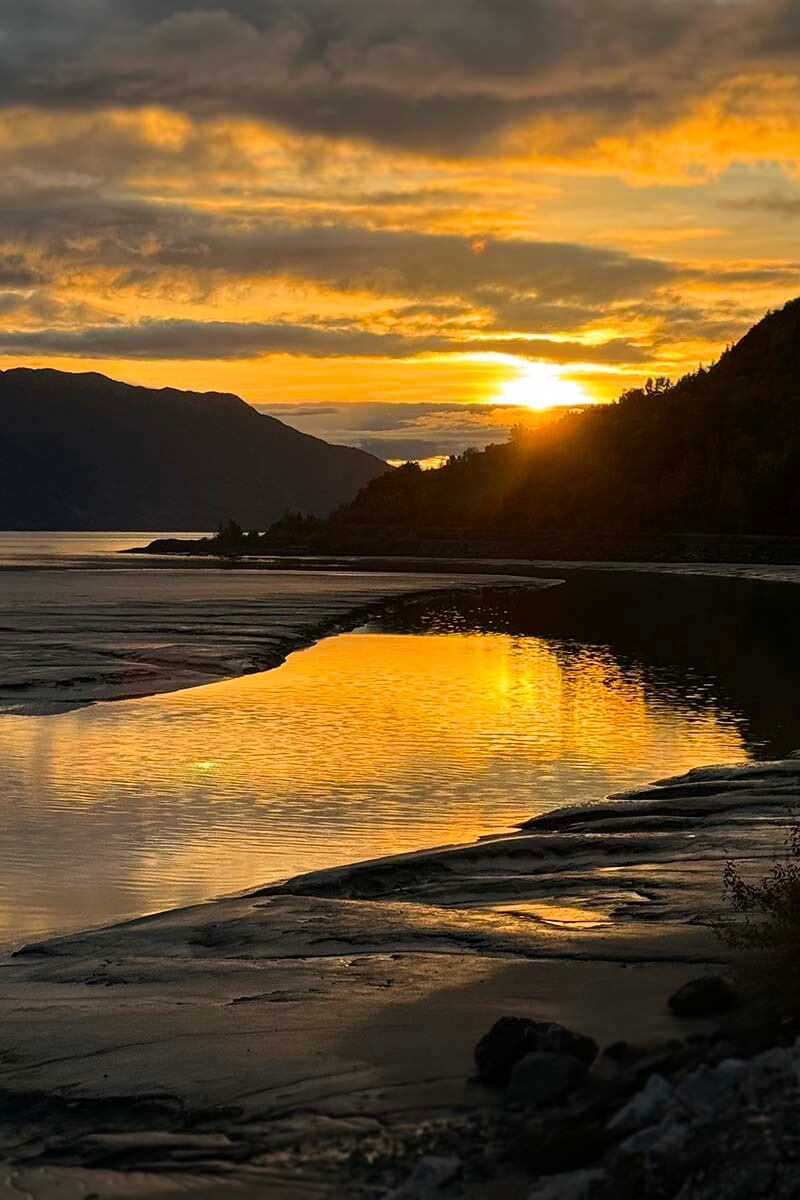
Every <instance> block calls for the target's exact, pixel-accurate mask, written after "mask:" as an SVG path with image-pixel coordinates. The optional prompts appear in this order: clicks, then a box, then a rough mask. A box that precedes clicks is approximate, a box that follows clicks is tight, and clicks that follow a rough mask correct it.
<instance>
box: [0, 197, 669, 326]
mask: <svg viewBox="0 0 800 1200" xmlns="http://www.w3.org/2000/svg"><path fill="white" fill-rule="evenodd" d="M2 242H5V243H7V244H10V245H13V246H15V247H18V246H20V245H26V246H28V247H29V248H30V250H31V251H33V252H35V253H36V255H37V256H38V257H39V258H41V257H44V258H45V259H47V258H50V259H52V260H54V265H55V267H61V266H62V265H64V264H66V265H72V266H79V265H84V264H88V265H91V266H103V267H109V268H112V269H114V270H116V271H118V272H119V280H118V282H119V283H120V285H122V286H125V285H127V284H135V283H140V282H141V283H143V282H146V281H147V280H148V279H153V278H154V277H155V276H157V275H159V274H162V275H163V274H165V273H169V274H170V277H173V276H174V274H175V273H176V272H181V271H186V272H188V273H190V274H191V275H192V276H193V277H194V278H195V279H203V278H204V277H206V278H210V277H213V276H215V275H216V276H218V277H219V276H222V277H229V278H239V279H254V278H266V277H273V278H274V277H282V278H287V279H291V280H295V281H300V280H302V281H308V282H313V283H316V284H321V285H324V286H325V287H328V288H332V289H335V290H338V291H344V292H353V291H368V292H375V293H377V294H384V295H408V296H409V297H414V298H421V297H449V296H460V297H468V298H471V297H475V298H476V299H477V300H478V301H479V302H481V303H484V304H485V303H493V297H492V292H494V293H495V294H496V297H495V298H497V299H500V298H502V297H503V296H506V297H507V299H508V298H510V297H513V298H514V299H515V300H516V301H518V302H520V303H522V301H523V296H524V295H525V294H529V293H535V295H536V300H537V303H538V304H539V305H552V304H556V303H562V304H563V303H569V304H573V305H574V304H587V303H588V304H600V303H602V304H604V305H607V304H608V303H610V302H612V301H614V300H618V299H621V298H624V297H632V296H638V295H640V294H641V293H642V292H643V291H646V290H647V289H649V288H653V287H656V286H659V285H662V284H664V283H667V282H668V281H670V280H671V279H673V278H674V277H675V275H676V271H675V268H674V267H672V266H670V265H669V264H667V263H665V262H663V261H661V260H658V259H652V258H645V257H640V256H635V255H630V254H626V253H625V252H624V251H621V250H615V249H608V248H604V247H602V246H584V245H579V244H576V243H570V242H545V241H526V240H524V239H521V238H504V239H500V238H485V239H480V240H472V239H470V238H465V237H458V236H456V235H453V234H435V233H424V232H418V231H414V230H409V231H401V230H386V229H369V228H365V227H361V226H342V225H316V226H314V225H291V224H288V223H286V222H277V221H269V220H264V219H263V217H261V216H260V215H259V214H237V215H235V216H234V217H228V218H226V217H225V216H224V215H220V214H210V213H208V212H205V211H203V210H200V209H193V208H189V207H187V206H183V205H175V204H158V203H152V202H149V203H148V202H147V201H144V200H141V201H140V200H126V199H120V198H113V197H111V198H109V197H103V196H100V195H98V194H96V193H95V192H94V191H92V190H90V189H81V188H52V189H41V190H35V189H34V190H27V191H14V192H10V193H9V192H7V193H6V194H5V195H3V196H2V199H1V202H0V243H2Z"/></svg>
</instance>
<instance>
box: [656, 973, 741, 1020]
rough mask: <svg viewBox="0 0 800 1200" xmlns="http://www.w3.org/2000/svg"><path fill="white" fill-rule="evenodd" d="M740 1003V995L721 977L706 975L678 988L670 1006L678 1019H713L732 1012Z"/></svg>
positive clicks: (669, 1001)
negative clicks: (719, 1014) (718, 1015)
mask: <svg viewBox="0 0 800 1200" xmlns="http://www.w3.org/2000/svg"><path fill="white" fill-rule="evenodd" d="M739 1003H740V1001H739V994H738V992H737V991H736V988H735V987H734V986H733V984H732V983H730V981H729V980H727V979H723V977H722V976H721V975H704V976H703V977H702V978H700V979H692V980H690V981H689V983H685V984H684V985H683V987H681V988H678V990H677V992H674V993H673V994H672V995H671V996H670V998H669V1000H668V1004H669V1006H670V1008H671V1009H672V1011H673V1012H674V1013H675V1015H676V1016H677V1017H713V1016H716V1015H717V1013H723V1012H730V1010H731V1009H732V1008H736V1007H737V1005H738V1004H739Z"/></svg>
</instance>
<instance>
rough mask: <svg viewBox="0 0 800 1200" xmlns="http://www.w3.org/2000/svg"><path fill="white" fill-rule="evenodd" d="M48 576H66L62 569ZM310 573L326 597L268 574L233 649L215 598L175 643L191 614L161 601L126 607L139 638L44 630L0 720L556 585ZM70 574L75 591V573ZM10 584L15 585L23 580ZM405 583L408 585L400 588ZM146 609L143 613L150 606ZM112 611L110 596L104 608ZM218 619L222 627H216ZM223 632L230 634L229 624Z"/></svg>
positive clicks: (210, 676) (178, 687) (155, 686)
mask: <svg viewBox="0 0 800 1200" xmlns="http://www.w3.org/2000/svg"><path fill="white" fill-rule="evenodd" d="M55 573H56V574H59V575H64V576H69V575H71V574H73V573H72V572H70V570H69V569H68V568H67V569H65V570H62V571H60V572H59V571H57V572H55ZM310 573H311V574H317V575H319V576H320V577H321V578H322V579H324V580H325V581H327V580H330V579H331V578H335V580H336V583H335V585H334V586H333V587H331V588H328V589H327V590H326V589H323V588H320V589H319V590H318V593H317V594H313V593H310V592H308V591H307V590H306V591H305V592H303V591H302V587H303V586H305V580H306V579H307V578H308V575H309V572H304V571H297V572H293V571H291V570H287V569H286V568H285V567H284V568H277V569H276V571H275V574H276V575H280V576H282V577H283V579H284V580H286V579H287V577H290V578H289V582H288V583H284V588H283V591H282V592H281V591H276V592H275V593H269V592H265V593H262V594H260V595H259V594H258V593H255V594H254V595H253V596H249V597H247V598H246V600H244V599H243V600H241V601H240V603H241V605H242V607H243V612H242V618H241V620H242V623H243V624H245V625H246V626H247V628H248V630H249V633H247V634H245V635H243V636H241V637H239V638H237V639H236V640H234V641H231V639H230V634H229V632H228V630H229V627H231V622H232V617H233V618H235V616H236V609H235V605H236V603H237V598H236V597H235V596H233V597H230V598H226V597H225V596H224V595H222V594H221V595H220V597H219V598H218V599H217V600H216V602H215V608H214V610H213V611H212V612H211V613H210V614H209V615H208V616H207V617H206V618H205V621H204V614H203V613H202V612H201V611H200V610H199V609H198V607H197V606H195V607H193V608H192V610H191V617H192V619H193V620H194V624H193V625H192V626H191V627H190V628H188V629H185V628H181V632H180V635H179V638H180V640H176V631H175V623H176V621H179V623H180V625H181V626H183V624H184V623H185V621H186V618H185V617H184V618H182V619H179V618H177V617H176V616H175V615H174V612H173V611H172V608H171V607H170V605H172V606H174V605H175V604H177V605H178V606H180V605H181V604H191V603H192V601H191V597H187V598H186V600H185V601H184V600H183V598H182V597H180V596H179V597H178V599H177V600H174V601H169V602H167V601H165V602H164V605H163V607H164V609H165V612H164V615H163V617H160V616H159V614H158V612H156V613H155V615H154V616H153V615H151V613H150V611H149V609H148V608H147V607H146V606H144V605H141V606H140V608H136V606H135V604H134V605H133V606H132V616H131V620H132V621H133V622H134V623H137V622H138V624H139V626H140V628H135V627H134V628H130V626H129V625H126V624H125V622H124V621H122V620H121V619H118V625H119V628H118V629H116V630H113V629H112V631H111V633H110V634H107V635H103V636H101V635H99V634H96V633H93V634H90V636H89V640H88V643H87V642H86V640H85V638H84V635H83V633H82V631H81V629H80V626H78V628H77V629H76V630H75V631H74V632H73V633H72V635H70V632H69V629H68V630H67V631H66V632H64V631H62V630H60V629H58V628H56V629H55V631H53V630H50V631H49V635H48V636H49V638H50V639H51V640H53V641H54V642H55V644H56V650H55V653H54V656H53V658H52V661H51V662H48V661H47V659H46V658H45V664H44V666H41V665H39V660H40V659H41V658H42V657H43V653H42V650H41V648H40V650H39V657H38V658H37V666H36V669H35V670H33V669H32V668H31V667H30V665H28V664H26V663H25V662H24V661H23V662H22V663H21V665H19V666H18V665H17V664H16V662H15V660H14V659H13V658H12V660H11V663H10V665H9V666H8V667H7V668H5V670H6V673H7V674H10V673H11V672H13V671H14V670H15V669H16V671H17V673H18V674H17V677H16V678H14V676H13V675H11V678H10V679H9V678H6V680H5V681H4V682H2V683H0V715H10V716H20V717H24V716H34V715H35V716H49V715H53V716H57V715H59V714H60V713H64V712H71V711H74V710H75V709H76V708H83V707H86V706H87V705H90V704H94V703H98V702H108V701H121V700H134V699H144V698H147V697H151V696H159V695H166V694H168V693H169V692H175V691H183V690H185V689H188V688H192V687H202V686H204V685H206V684H210V683H217V682H220V681H222V680H226V679H236V678H241V677H243V676H245V675H249V674H256V673H259V672H262V671H269V670H274V669H275V668H276V667H279V666H281V665H282V664H283V663H284V662H286V660H287V658H288V657H289V656H290V655H291V654H292V653H294V652H295V651H297V650H304V649H308V648H309V647H310V646H313V645H314V644H316V643H317V642H319V641H321V640H323V639H324V638H327V637H332V636H335V635H336V634H338V633H345V632H349V631H352V630H353V629H356V628H358V627H359V625H361V624H363V623H365V622H367V621H369V620H370V619H372V618H374V617H376V616H378V615H379V614H381V613H382V612H384V611H386V610H387V608H391V607H392V606H393V605H402V604H404V603H413V602H416V601H420V600H425V599H428V598H434V597H436V596H441V597H442V598H446V597H447V596H448V595H453V596H455V595H458V594H459V593H462V592H468V591H472V590H483V589H491V588H493V587H495V588H502V589H507V588H512V587H522V588H527V589H530V590H538V589H543V588H549V587H554V586H556V585H557V584H558V583H559V582H560V581H559V580H557V579H537V578H536V577H533V576H516V575H512V574H509V575H504V574H500V575H494V574H493V573H486V574H478V575H473V574H471V573H468V572H464V573H459V572H454V571H444V570H442V571H441V572H436V571H434V572H429V573H425V572H419V571H413V572H394V573H393V574H394V575H396V576H397V578H396V579H395V580H394V582H393V583H392V582H389V581H388V575H389V573H388V572H386V573H384V572H373V571H369V570H365V569H358V568H357V567H350V568H349V569H345V570H341V571H336V572H334V571H329V570H327V571H326V570H324V569H322V568H317V569H316V571H312V572H310ZM74 574H75V576H76V577H77V579H78V581H79V583H80V582H82V580H81V576H82V575H83V572H80V571H78V572H75V573H74ZM137 574H138V572H137ZM295 574H296V575H297V576H298V577H299V579H300V580H303V581H304V582H303V585H301V587H300V589H298V588H297V586H296V585H295V583H294V581H293V580H292V579H291V577H292V576H294V575H295ZM17 575H18V577H21V576H22V575H24V571H20V572H18V573H17ZM409 575H414V576H417V578H416V579H414V580H412V581H409V580H408V576H409ZM384 577H386V582H384ZM195 578H196V577H195ZM212 578H213V577H212ZM213 582H215V583H216V580H213ZM146 599H147V601H148V604H149V603H150V600H149V597H147V598H146ZM113 601H114V597H113V596H112V598H111V604H112V605H113ZM254 603H257V604H259V606H260V608H259V612H258V616H257V618H256V617H255V616H254V613H253V609H252V605H253V604H254ZM221 609H222V610H224V619H223V618H221V617H220V612H219V610H221ZM62 619H66V620H68V619H69V618H62ZM256 621H257V625H256V623H255V622H256ZM232 627H233V628H234V630H235V628H236V625H235V622H234V624H233V626H232ZM70 636H71V640H70ZM0 653H2V647H1V646H0Z"/></svg>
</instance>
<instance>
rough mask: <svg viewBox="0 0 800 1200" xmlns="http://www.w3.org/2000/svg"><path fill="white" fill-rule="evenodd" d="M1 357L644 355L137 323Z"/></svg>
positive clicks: (607, 348)
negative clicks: (478, 354)
mask: <svg viewBox="0 0 800 1200" xmlns="http://www.w3.org/2000/svg"><path fill="white" fill-rule="evenodd" d="M0 353H3V354H16V355H20V356H27V355H34V356H39V355H43V354H46V355H54V356H67V357H79V358H97V359H100V358H115V359H120V358H121V359H140V358H145V359H174V360H181V359H186V360H194V361H201V360H207V359H250V358H257V357H261V356H264V355H271V354H292V355H304V356H309V357H311V358H316V357H320V358H343V357H347V358H372V357H378V358H397V359H402V358H410V357H414V356H417V355H420V354H476V353H480V354H486V353H491V354H508V355H514V356H518V357H520V358H529V359H537V360H538V359H542V360H547V361H550V362H571V363H574V362H576V361H582V362H587V363H636V362H644V361H646V354H645V352H644V351H643V350H642V349H641V348H640V347H638V346H635V345H633V344H631V343H629V342H625V341H622V340H621V339H612V340H611V341H609V342H606V343H602V344H600V345H583V344H581V343H577V342H562V341H550V340H548V339H547V338H530V339H522V338H511V339H498V338H481V339H470V340H464V339H455V338H447V337H442V336H437V335H427V336H426V335H422V336H419V337H406V336H404V335H403V334H397V333H373V332H371V331H370V330H367V329H362V328H359V327H356V326H344V327H340V328H331V327H329V326H327V325H325V326H321V327H320V326H315V325H295V324H292V323H290V322H288V321H275V322H256V321H253V322H244V321H190V320H158V319H150V320H144V321H139V322H137V323H136V324H128V325H124V324H112V325H86V326H83V327H82V328H78V329H69V328H50V329H18V330H0Z"/></svg>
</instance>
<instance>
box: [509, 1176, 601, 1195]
mask: <svg viewBox="0 0 800 1200" xmlns="http://www.w3.org/2000/svg"><path fill="white" fill-rule="evenodd" d="M606 1182H607V1179H606V1174H605V1172H604V1171H572V1172H571V1173H570V1174H569V1175H553V1176H552V1177H551V1178H549V1179H548V1178H545V1179H540V1180H539V1182H538V1183H537V1184H535V1186H534V1188H533V1190H532V1191H531V1192H529V1193H528V1200H594V1197H595V1196H600V1195H602V1194H604V1192H605V1184H606Z"/></svg>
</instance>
